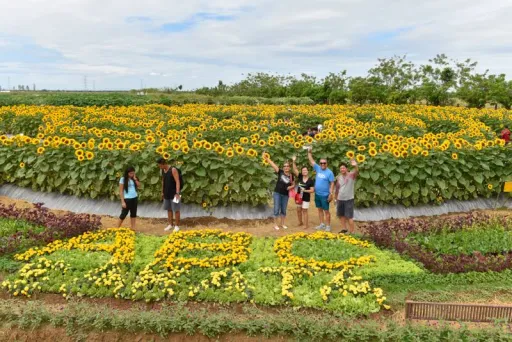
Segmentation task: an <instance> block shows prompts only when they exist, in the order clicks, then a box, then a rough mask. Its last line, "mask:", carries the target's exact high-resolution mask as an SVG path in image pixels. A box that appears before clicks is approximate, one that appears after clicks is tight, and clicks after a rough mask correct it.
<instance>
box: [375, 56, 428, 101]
mask: <svg viewBox="0 0 512 342" xmlns="http://www.w3.org/2000/svg"><path fill="white" fill-rule="evenodd" d="M378 61H379V64H378V65H377V66H375V67H373V68H372V69H370V70H369V71H368V75H369V76H370V77H374V78H376V79H377V80H379V81H380V82H378V83H381V84H382V86H383V87H379V90H380V89H382V90H383V91H384V94H383V96H382V97H383V98H384V101H383V103H396V104H405V103H411V102H415V101H416V98H417V96H416V93H415V86H416V84H417V81H418V77H417V72H416V70H415V67H414V64H413V63H411V62H408V61H407V60H406V56H403V57H400V56H394V57H393V58H379V59H378ZM372 83H375V82H372ZM379 97H380V96H379Z"/></svg>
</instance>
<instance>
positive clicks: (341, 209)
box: [336, 199, 354, 219]
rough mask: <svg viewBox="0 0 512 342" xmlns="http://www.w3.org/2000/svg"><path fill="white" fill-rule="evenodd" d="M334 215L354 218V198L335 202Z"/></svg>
mask: <svg viewBox="0 0 512 342" xmlns="http://www.w3.org/2000/svg"><path fill="white" fill-rule="evenodd" d="M336 216H338V217H346V218H348V219H353V218H354V199H351V200H347V201H340V200H338V201H337V202H336Z"/></svg>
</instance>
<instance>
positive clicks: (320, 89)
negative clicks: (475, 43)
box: [196, 54, 512, 109]
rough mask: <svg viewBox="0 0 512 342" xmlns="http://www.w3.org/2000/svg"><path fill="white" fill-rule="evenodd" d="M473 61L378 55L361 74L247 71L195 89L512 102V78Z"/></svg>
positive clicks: (323, 98)
mask: <svg viewBox="0 0 512 342" xmlns="http://www.w3.org/2000/svg"><path fill="white" fill-rule="evenodd" d="M476 66H477V62H474V61H472V60H471V59H467V60H465V61H462V62H460V61H457V60H453V59H450V58H448V57H447V56H446V55H445V54H440V55H436V57H434V58H432V59H430V60H429V61H428V63H426V64H422V65H415V64H414V63H412V62H411V61H408V60H407V56H394V57H392V58H381V59H378V63H377V65H375V66H374V67H373V68H371V69H370V70H368V73H367V75H366V76H364V77H360V76H359V77H350V76H347V71H346V70H344V71H341V72H339V73H329V74H328V75H327V76H326V77H324V78H317V77H315V76H311V75H307V74H302V75H301V76H300V77H296V76H289V75H288V76H284V75H274V74H269V73H251V74H248V75H247V76H246V77H245V79H243V80H241V81H240V82H237V83H234V84H232V85H226V84H225V83H224V82H222V81H219V82H218V84H217V86H215V87H203V88H200V89H197V90H196V93H198V94H203V95H210V96H250V97H253V96H254V97H263V98H275V97H297V98H300V97H309V98H311V99H312V100H313V101H314V102H316V103H330V104H337V103H339V104H342V103H357V104H366V103H381V104H407V103H426V104H429V105H434V106H444V105H454V104H456V103H457V102H458V101H460V100H461V101H464V102H465V103H466V104H467V106H469V107H476V108H482V107H484V106H486V105H487V104H490V105H494V106H496V107H497V106H503V107H505V108H507V109H510V108H511V106H512V81H508V80H507V79H506V76H505V75H504V74H500V75H495V74H490V73H489V71H488V70H486V71H485V72H483V73H479V72H477V71H476Z"/></svg>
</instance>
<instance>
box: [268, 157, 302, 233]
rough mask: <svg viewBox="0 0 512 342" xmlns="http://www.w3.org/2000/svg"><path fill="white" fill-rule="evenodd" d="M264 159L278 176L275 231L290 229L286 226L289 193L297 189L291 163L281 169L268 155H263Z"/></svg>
mask: <svg viewBox="0 0 512 342" xmlns="http://www.w3.org/2000/svg"><path fill="white" fill-rule="evenodd" d="M263 159H264V160H265V161H266V162H267V163H268V164H269V165H270V166H272V168H273V169H274V171H275V172H276V174H277V183H276V187H275V189H274V196H273V197H274V229H275V230H279V229H280V227H282V228H283V229H288V227H287V226H285V224H284V220H285V218H286V207H287V206H288V193H289V191H290V190H291V189H293V188H294V187H295V180H294V178H293V175H292V173H291V172H290V163H288V162H285V163H284V164H283V168H282V169H280V168H279V167H278V166H277V165H276V164H275V163H274V162H273V161H272V160H271V159H270V156H269V155H268V154H267V153H263Z"/></svg>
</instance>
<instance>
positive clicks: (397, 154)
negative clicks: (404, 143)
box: [393, 150, 400, 158]
mask: <svg viewBox="0 0 512 342" xmlns="http://www.w3.org/2000/svg"><path fill="white" fill-rule="evenodd" d="M393 156H394V157H395V158H400V151H398V150H393Z"/></svg>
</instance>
